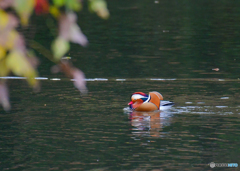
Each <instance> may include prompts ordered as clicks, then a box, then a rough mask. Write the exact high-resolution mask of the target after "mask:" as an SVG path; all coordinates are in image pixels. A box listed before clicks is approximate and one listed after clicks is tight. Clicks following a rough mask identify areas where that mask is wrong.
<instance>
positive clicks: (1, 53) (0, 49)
mask: <svg viewBox="0 0 240 171" xmlns="http://www.w3.org/2000/svg"><path fill="white" fill-rule="evenodd" d="M5 55H6V50H5V48H3V47H2V46H0V61H1V60H2V58H4V57H5Z"/></svg>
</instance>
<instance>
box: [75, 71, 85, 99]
mask: <svg viewBox="0 0 240 171" xmlns="http://www.w3.org/2000/svg"><path fill="white" fill-rule="evenodd" d="M72 75H73V79H74V82H73V84H74V86H75V87H76V88H77V89H78V90H79V91H80V92H81V93H82V94H83V95H85V94H87V92H88V90H87V87H86V81H85V75H84V73H83V72H82V71H81V70H79V69H77V68H74V69H73V70H72Z"/></svg>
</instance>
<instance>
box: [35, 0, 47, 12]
mask: <svg viewBox="0 0 240 171" xmlns="http://www.w3.org/2000/svg"><path fill="white" fill-rule="evenodd" d="M48 12H49V3H48V0H36V4H35V13H36V14H37V15H39V14H46V13H48Z"/></svg>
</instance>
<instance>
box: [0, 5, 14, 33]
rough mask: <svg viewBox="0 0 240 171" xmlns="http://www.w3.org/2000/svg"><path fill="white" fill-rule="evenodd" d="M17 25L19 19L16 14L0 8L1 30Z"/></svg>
mask: <svg viewBox="0 0 240 171" xmlns="http://www.w3.org/2000/svg"><path fill="white" fill-rule="evenodd" d="M17 25H18V20H17V18H16V17H15V16H14V15H12V14H8V13H6V12H5V11H3V10H1V9H0V32H2V31H8V30H11V29H13V28H14V27H17Z"/></svg>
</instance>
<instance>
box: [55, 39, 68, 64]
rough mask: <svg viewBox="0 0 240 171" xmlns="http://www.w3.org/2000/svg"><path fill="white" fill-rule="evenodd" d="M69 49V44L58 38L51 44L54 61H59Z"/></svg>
mask: <svg viewBox="0 0 240 171" xmlns="http://www.w3.org/2000/svg"><path fill="white" fill-rule="evenodd" d="M69 48H70V44H69V42H68V41H66V40H65V39H63V38H61V37H58V38H56V39H55V40H54V42H53V43H52V51H53V56H54V58H55V59H56V60H60V59H61V58H62V57H63V55H64V54H65V53H67V51H68V50H69Z"/></svg>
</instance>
